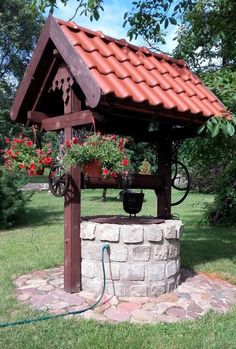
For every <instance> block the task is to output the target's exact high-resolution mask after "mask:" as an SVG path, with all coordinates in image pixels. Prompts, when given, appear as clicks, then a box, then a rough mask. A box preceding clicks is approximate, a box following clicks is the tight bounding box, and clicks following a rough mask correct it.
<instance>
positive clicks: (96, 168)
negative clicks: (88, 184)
mask: <svg viewBox="0 0 236 349" xmlns="http://www.w3.org/2000/svg"><path fill="white" fill-rule="evenodd" d="M82 170H83V173H84V175H86V176H101V174H102V167H101V164H100V162H99V161H98V160H94V161H92V162H90V163H88V164H86V165H83V167H82Z"/></svg>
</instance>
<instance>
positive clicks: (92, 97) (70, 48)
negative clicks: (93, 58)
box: [50, 16, 102, 108]
mask: <svg viewBox="0 0 236 349" xmlns="http://www.w3.org/2000/svg"><path fill="white" fill-rule="evenodd" d="M75 26H76V25H75ZM75 28H76V27H75ZM50 38H51V40H52V41H53V43H54V45H55V46H56V48H57V50H58V52H59V53H60V55H61V56H62V58H63V60H64V61H65V63H66V64H67V65H68V67H69V69H70V71H71V73H72V75H73V76H74V78H75V80H76V82H77V83H78V84H79V86H80V87H81V90H82V91H83V93H84V95H85V97H86V103H87V105H88V106H89V107H91V108H95V107H96V106H97V105H98V104H99V102H100V98H101V96H102V92H101V89H100V87H99V86H98V84H97V82H96V80H95V79H94V78H93V76H92V74H91V72H90V70H89V68H88V67H87V65H86V64H85V63H84V61H83V59H82V58H81V57H80V55H79V53H78V51H77V50H76V49H75V46H74V45H73V43H71V42H70V41H69V40H68V38H67V36H66V35H65V34H64V32H63V29H61V28H60V25H59V24H58V23H57V21H56V19H55V18H53V17H52V16H51V17H50Z"/></svg>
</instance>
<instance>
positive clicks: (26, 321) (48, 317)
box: [0, 244, 110, 328]
mask: <svg viewBox="0 0 236 349" xmlns="http://www.w3.org/2000/svg"><path fill="white" fill-rule="evenodd" d="M109 248H110V247H109V245H108V244H104V245H103V246H102V273H103V285H102V293H101V295H100V297H99V298H98V299H97V301H96V302H95V303H94V304H92V305H90V306H89V307H87V308H84V309H81V310H76V311H68V312H67V313H62V314H52V315H46V316H41V317H37V318H33V319H24V320H17V321H13V322H0V328H4V327H13V326H18V325H24V324H31V323H33V322H39V321H46V320H51V319H55V318H58V317H62V316H68V315H77V314H82V313H84V312H85V311H87V310H91V309H94V308H95V307H96V306H97V305H98V304H99V302H100V301H101V299H102V297H103V295H104V292H105V288H106V271H105V250H106V251H108V250H109Z"/></svg>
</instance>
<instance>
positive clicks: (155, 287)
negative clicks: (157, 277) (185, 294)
mask: <svg viewBox="0 0 236 349" xmlns="http://www.w3.org/2000/svg"><path fill="white" fill-rule="evenodd" d="M165 291H166V287H165V284H163V283H159V282H156V283H154V284H152V285H151V286H149V291H148V295H149V296H150V297H158V296H160V295H161V294H163V293H165Z"/></svg>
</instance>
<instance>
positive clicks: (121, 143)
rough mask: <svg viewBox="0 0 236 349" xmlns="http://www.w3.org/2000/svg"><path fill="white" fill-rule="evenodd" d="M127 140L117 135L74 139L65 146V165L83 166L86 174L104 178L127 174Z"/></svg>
mask: <svg viewBox="0 0 236 349" xmlns="http://www.w3.org/2000/svg"><path fill="white" fill-rule="evenodd" d="M127 141H128V139H127V138H121V137H117V136H116V135H102V134H101V133H96V134H92V135H91V134H89V135H87V136H85V138H84V139H83V141H79V139H78V138H76V137H74V138H73V139H72V140H71V141H66V142H65V145H64V156H63V159H62V160H63V165H64V166H65V167H66V168H68V167H69V166H81V167H82V168H83V172H84V174H90V173H89V167H91V166H92V173H93V174H101V175H102V176H103V178H108V177H110V176H111V177H116V176H117V175H118V174H119V173H127V171H128V168H129V159H128V156H127V153H126V150H125V144H126V142H127Z"/></svg>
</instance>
